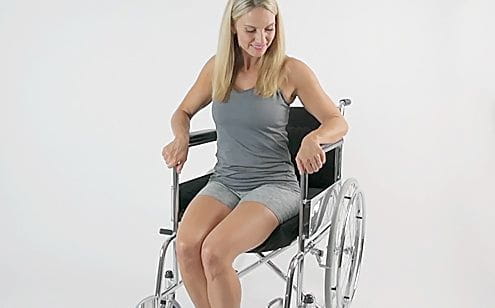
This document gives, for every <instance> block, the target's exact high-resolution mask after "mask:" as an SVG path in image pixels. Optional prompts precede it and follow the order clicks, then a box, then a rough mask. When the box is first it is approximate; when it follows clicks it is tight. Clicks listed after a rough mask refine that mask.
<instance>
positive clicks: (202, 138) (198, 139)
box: [189, 129, 217, 147]
mask: <svg viewBox="0 0 495 308" xmlns="http://www.w3.org/2000/svg"><path fill="white" fill-rule="evenodd" d="M216 140H217V131H216V130H215V129H203V130H198V131H195V132H190V133H189V146H190V147H192V146H195V145H198V144H203V143H208V142H212V141H216Z"/></svg>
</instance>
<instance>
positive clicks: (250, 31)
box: [246, 29, 273, 33]
mask: <svg viewBox="0 0 495 308" xmlns="http://www.w3.org/2000/svg"><path fill="white" fill-rule="evenodd" d="M266 31H273V29H266ZM246 32H249V33H254V32H256V30H246Z"/></svg>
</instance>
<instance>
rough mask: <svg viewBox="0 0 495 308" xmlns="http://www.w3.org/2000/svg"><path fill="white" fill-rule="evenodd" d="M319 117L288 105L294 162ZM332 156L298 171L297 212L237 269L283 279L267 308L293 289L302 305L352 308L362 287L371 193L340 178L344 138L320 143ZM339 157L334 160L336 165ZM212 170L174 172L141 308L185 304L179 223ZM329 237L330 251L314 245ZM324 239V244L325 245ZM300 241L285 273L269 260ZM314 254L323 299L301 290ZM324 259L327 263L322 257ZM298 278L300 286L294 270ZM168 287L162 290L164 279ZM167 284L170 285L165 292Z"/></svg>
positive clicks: (196, 141)
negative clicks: (179, 293) (262, 270)
mask: <svg viewBox="0 0 495 308" xmlns="http://www.w3.org/2000/svg"><path fill="white" fill-rule="evenodd" d="M350 104H351V100H350V99H347V98H346V99H341V100H339V106H338V108H339V110H340V112H341V114H342V115H344V111H345V107H346V106H348V105H350ZM319 126H320V122H319V121H318V120H317V119H316V118H315V117H313V116H312V115H311V114H310V113H309V112H307V111H306V109H305V108H304V107H293V106H291V107H290V109H289V121H288V124H287V127H286V130H287V133H288V138H289V151H290V154H291V159H292V163H293V164H294V166H296V162H295V156H296V154H297V151H298V150H299V146H300V144H301V141H302V138H303V137H304V136H305V135H306V134H307V133H309V132H310V131H312V130H314V129H316V128H318V127H319ZM216 139H217V135H216V131H215V130H214V129H207V130H200V131H196V132H191V133H190V140H189V146H190V147H192V146H196V145H200V144H205V143H208V142H213V141H216ZM321 147H322V149H323V150H324V151H325V154H326V158H327V159H326V163H325V164H324V165H323V166H322V168H321V169H319V170H318V172H316V173H313V174H307V173H303V174H299V171H298V168H295V172H296V176H297V179H298V181H299V184H300V187H301V205H300V208H299V213H298V214H297V215H296V216H294V217H292V218H290V219H289V220H287V221H285V222H284V223H282V224H281V225H279V226H278V227H277V228H276V229H275V230H274V231H273V232H272V234H271V235H270V236H269V237H268V238H267V239H266V240H265V241H264V242H263V243H262V244H260V245H259V246H258V247H256V248H253V249H252V250H250V251H247V252H246V253H251V254H255V255H256V256H257V257H258V258H259V260H258V261H257V262H255V263H253V264H251V265H249V266H247V267H246V268H244V269H242V270H241V271H238V270H236V272H237V274H238V276H239V279H241V278H242V276H244V275H246V274H247V273H249V272H251V271H253V270H254V269H255V268H257V267H259V266H262V265H263V264H266V266H268V268H270V269H272V270H273V271H274V272H275V273H276V274H277V275H278V276H279V277H280V278H282V280H283V281H284V282H285V295H284V297H283V298H281V297H279V298H275V299H274V300H272V301H271V302H270V303H268V307H284V308H289V307H290V305H291V303H292V302H291V297H292V292H293V291H295V296H296V297H295V299H294V301H295V302H296V307H297V308H300V307H321V308H324V307H326V308H334V307H338V308H343V307H349V306H350V304H351V302H352V300H353V298H354V295H355V292H356V286H357V280H358V276H359V270H360V267H361V261H362V256H363V250H364V235H365V198H364V193H363V191H362V189H361V188H360V187H359V184H358V182H357V180H356V179H354V178H348V179H346V180H343V179H341V165H342V149H343V139H341V140H339V141H338V142H336V143H333V144H322V145H321ZM331 162H333V163H331ZM212 173H213V169H212V170H210V171H209V172H207V173H206V174H205V175H203V176H200V177H197V178H194V179H192V180H189V181H186V182H183V183H179V176H178V173H177V171H176V170H175V168H173V174H172V182H173V184H172V186H171V195H172V208H171V210H172V216H171V217H172V220H171V221H172V224H173V228H172V229H160V234H162V235H165V236H166V237H167V238H166V240H165V241H164V243H163V245H162V248H161V251H160V255H159V262H158V270H157V275H156V284H155V292H154V294H153V295H151V296H148V297H146V298H144V299H143V300H141V301H140V302H139V303H138V304H137V307H136V308H180V307H181V306H180V304H179V302H178V300H177V299H176V296H175V292H176V290H177V289H178V288H180V287H182V286H183V282H182V281H179V279H178V275H179V271H178V267H177V255H176V253H175V247H176V245H175V244H176V243H175V239H176V235H177V229H178V224H179V221H180V220H181V218H182V215H183V214H184V211H185V209H186V207H187V205H188V204H189V203H190V202H191V200H192V199H193V198H194V196H195V195H196V194H197V193H198V192H199V191H200V190H201V188H203V187H204V186H205V185H206V183H207V182H208V180H209V178H210V176H211V174H212ZM322 240H325V242H326V243H327V246H326V249H319V248H318V247H317V246H316V244H317V243H319V242H321V241H322ZM325 242H324V243H325ZM171 243H173V248H174V249H173V251H172V269H168V270H166V271H165V273H164V264H165V257H166V252H167V249H168V247H169V245H170V244H171ZM295 244H297V247H298V252H297V254H295V255H294V256H293V257H292V259H291V261H290V263H289V267H288V270H287V272H286V273H284V271H282V270H281V269H280V268H279V267H278V266H277V265H276V264H275V263H274V262H272V261H271V260H270V259H272V258H274V257H276V256H277V255H279V254H281V253H283V252H284V251H285V250H287V249H288V248H290V247H291V246H292V245H295ZM308 253H309V254H311V255H313V256H314V257H315V258H316V260H317V263H318V265H319V267H320V268H321V269H322V270H323V271H324V289H323V290H324V291H323V293H324V294H323V296H324V304H322V303H321V299H319V298H317V297H316V296H315V295H314V294H313V293H310V292H304V291H303V285H302V284H303V274H304V264H305V256H306V255H307V254H308ZM323 260H324V261H323ZM295 272H297V280H296V283H295V284H294V274H295ZM164 282H165V287H164V288H162V283H164ZM162 289H164V290H162Z"/></svg>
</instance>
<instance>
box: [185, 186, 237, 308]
mask: <svg viewBox="0 0 495 308" xmlns="http://www.w3.org/2000/svg"><path fill="white" fill-rule="evenodd" d="M231 211H232V209H230V208H229V207H227V206H226V205H225V204H223V203H221V202H220V201H218V200H217V199H215V198H213V197H211V196H206V195H197V196H196V197H195V198H194V199H193V200H192V201H191V203H190V204H189V205H188V206H187V208H186V211H185V213H184V216H183V217H182V220H181V222H180V223H179V228H178V231H177V259H178V260H177V261H178V264H179V267H180V272H181V276H182V281H183V282H184V286H185V287H186V290H187V292H188V294H189V297H190V298H191V301H192V302H193V304H194V305H195V307H196V308H211V307H212V306H211V305H210V304H209V302H208V296H207V289H206V277H205V274H204V270H203V264H202V262H201V245H202V243H203V240H204V239H205V237H206V236H207V235H208V233H210V231H211V230H212V229H213V228H214V227H215V226H216V225H217V224H218V223H219V222H220V221H222V219H224V218H225V217H226V216H227V215H228V214H229V213H230V212H231Z"/></svg>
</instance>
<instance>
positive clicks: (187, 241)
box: [176, 228, 202, 263]
mask: <svg viewBox="0 0 495 308" xmlns="http://www.w3.org/2000/svg"><path fill="white" fill-rule="evenodd" d="M201 245H202V240H201V239H200V238H197V237H196V236H194V234H187V232H182V231H181V230H180V228H179V230H178V232H177V240H176V253H177V258H178V259H179V260H180V261H181V262H182V263H190V262H201V252H200V251H201Z"/></svg>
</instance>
